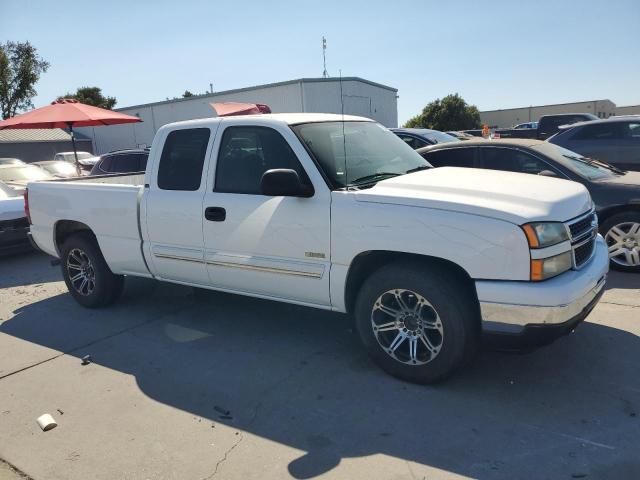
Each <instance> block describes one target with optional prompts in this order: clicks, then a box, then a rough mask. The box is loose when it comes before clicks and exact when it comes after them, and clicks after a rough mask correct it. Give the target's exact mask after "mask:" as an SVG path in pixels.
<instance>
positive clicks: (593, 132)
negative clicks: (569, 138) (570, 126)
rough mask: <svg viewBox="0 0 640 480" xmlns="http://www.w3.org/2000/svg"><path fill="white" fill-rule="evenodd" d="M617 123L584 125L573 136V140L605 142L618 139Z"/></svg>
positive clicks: (618, 126) (618, 129)
mask: <svg viewBox="0 0 640 480" xmlns="http://www.w3.org/2000/svg"><path fill="white" fill-rule="evenodd" d="M620 125H621V124H619V123H615V122H610V123H596V124H594V125H585V126H584V127H582V128H581V129H580V130H579V131H578V132H576V134H575V135H574V136H573V138H574V139H575V140H607V139H609V140H610V139H614V138H620V135H619V131H620Z"/></svg>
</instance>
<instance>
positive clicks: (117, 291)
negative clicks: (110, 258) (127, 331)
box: [60, 232, 124, 308]
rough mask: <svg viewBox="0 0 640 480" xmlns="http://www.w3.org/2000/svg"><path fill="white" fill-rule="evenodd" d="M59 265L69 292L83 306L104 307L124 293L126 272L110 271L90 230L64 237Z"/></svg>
mask: <svg viewBox="0 0 640 480" xmlns="http://www.w3.org/2000/svg"><path fill="white" fill-rule="evenodd" d="M60 266H61V268H62V276H63V277H64V283H66V284H67V288H68V289H69V293H71V295H72V296H73V298H74V299H75V300H76V301H77V302H78V303H79V304H80V305H82V306H83V307H87V308H98V307H104V306H106V305H110V304H112V303H114V302H115V301H116V300H117V299H118V298H119V297H120V295H121V294H122V290H123V288H124V276H122V275H114V274H113V272H111V270H110V269H109V266H108V265H107V263H106V262H105V260H104V257H103V256H102V253H101V252H100V247H99V246H98V243H97V242H96V239H95V238H94V237H93V235H91V234H90V233H86V232H81V233H76V234H73V235H71V236H70V237H69V238H67V239H66V240H65V241H64V243H63V244H62V248H61V257H60ZM78 275H81V276H80V277H78ZM92 287H93V288H92Z"/></svg>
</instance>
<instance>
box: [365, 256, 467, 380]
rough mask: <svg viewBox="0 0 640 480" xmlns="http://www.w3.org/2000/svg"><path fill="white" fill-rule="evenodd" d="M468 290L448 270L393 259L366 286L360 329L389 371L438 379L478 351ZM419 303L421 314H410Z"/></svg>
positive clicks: (412, 377)
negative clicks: (397, 261) (420, 266)
mask: <svg viewBox="0 0 640 480" xmlns="http://www.w3.org/2000/svg"><path fill="white" fill-rule="evenodd" d="M467 292H468V290H467V289H465V288H464V285H462V284H461V282H460V281H459V280H458V279H456V278H455V276H453V275H452V274H451V273H450V272H448V271H447V270H446V269H443V268H438V267H432V266H429V265H428V264H426V265H423V266H422V268H418V267H417V266H416V265H415V264H410V263H404V262H403V263H396V264H391V265H388V266H385V267H382V268H381V269H379V270H377V271H376V272H374V273H373V274H372V275H371V276H370V277H369V278H368V279H367V280H366V281H365V282H364V284H363V285H362V288H361V289H360V291H359V293H358V297H357V300H356V306H355V321H356V329H357V331H358V334H359V335H360V339H361V341H362V343H363V345H364V347H365V349H366V350H367V352H368V353H369V355H370V356H371V357H372V358H373V360H374V361H375V362H376V363H377V364H378V365H379V366H380V367H381V368H382V369H383V370H385V371H386V372H387V373H389V374H391V375H393V376H394V377H397V378H399V379H401V380H405V381H408V382H412V383H421V384H427V383H436V382H439V381H441V380H444V379H445V378H447V377H448V376H450V375H451V374H452V373H453V372H454V371H455V370H456V369H457V368H458V367H459V366H460V365H462V364H463V363H464V362H465V361H466V360H467V359H469V358H471V357H473V356H474V354H475V352H476V351H477V348H478V345H479V341H480V322H479V319H478V314H477V308H475V304H474V300H473V299H472V298H470V296H469V294H468V293H467ZM418 302H420V304H421V306H420V307H418V308H417V309H416V311H417V313H418V315H415V314H408V313H407V312H409V310H411V309H412V308H413V307H416V305H417V303H418ZM402 303H404V306H405V307H408V308H403V306H402ZM394 312H397V313H394ZM414 313H415V312H414ZM374 324H375V325H376V326H377V327H374ZM390 324H393V325H390ZM420 324H421V325H420ZM425 325H428V327H425ZM374 328H376V330H374ZM382 329H384V330H382Z"/></svg>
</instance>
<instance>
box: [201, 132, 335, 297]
mask: <svg viewBox="0 0 640 480" xmlns="http://www.w3.org/2000/svg"><path fill="white" fill-rule="evenodd" d="M242 122H243V121H239V120H234V121H233V122H228V123H227V124H226V125H228V126H226V128H224V127H225V122H224V121H223V123H222V126H221V131H220V132H219V134H218V138H217V140H216V145H215V147H214V152H215V155H216V158H217V162H216V163H215V172H210V175H209V177H210V180H209V187H208V189H207V192H206V194H205V197H204V205H203V209H202V211H201V216H203V217H205V216H206V217H207V218H206V219H205V221H204V226H203V231H204V246H205V261H206V263H207V268H208V271H209V277H210V282H211V285H212V286H214V287H216V288H220V289H224V290H231V291H237V292H246V293H250V294H255V295H259V296H266V297H275V298H281V299H295V300H297V301H302V302H305V303H309V304H315V305H322V306H327V305H329V304H330V299H329V267H330V258H331V257H330V231H331V228H330V216H329V215H330V202H331V197H330V191H329V188H328V187H327V185H326V183H325V182H324V180H323V179H322V177H321V176H320V173H319V172H318V170H317V168H316V167H315V165H314V164H313V161H312V160H311V158H310V157H309V155H308V153H307V152H306V150H305V149H304V147H303V146H302V145H301V144H300V142H299V140H298V139H297V137H296V136H295V135H294V133H293V131H292V130H291V129H290V128H289V127H286V126H282V127H280V126H277V127H276V126H272V125H269V126H267V125H264V126H257V125H255V122H256V120H252V123H253V124H246V125H244V124H243V123H242ZM223 128H224V130H222V129H223ZM277 168H286V169H293V170H295V171H296V172H297V173H298V175H299V177H300V179H301V180H302V181H303V183H307V184H310V185H312V186H313V189H314V194H313V196H312V197H310V198H300V197H288V196H268V195H263V194H262V192H261V186H260V181H261V179H262V175H263V173H264V172H266V171H267V170H270V169H277ZM207 211H208V212H209V214H208V215H207Z"/></svg>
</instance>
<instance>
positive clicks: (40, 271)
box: [0, 250, 62, 289]
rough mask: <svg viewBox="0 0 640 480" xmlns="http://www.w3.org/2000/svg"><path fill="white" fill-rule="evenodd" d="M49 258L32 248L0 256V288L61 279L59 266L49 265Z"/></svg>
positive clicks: (50, 258)
mask: <svg viewBox="0 0 640 480" xmlns="http://www.w3.org/2000/svg"><path fill="white" fill-rule="evenodd" d="M51 260H53V257H50V256H48V255H45V254H44V253H40V252H36V251H34V250H30V251H25V252H21V253H15V254H12V255H5V256H0V289H2V288H9V287H19V286H26V285H34V284H38V283H49V282H59V281H62V274H61V273H60V267H55V268H53V267H50V266H49V264H50V262H51Z"/></svg>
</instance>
